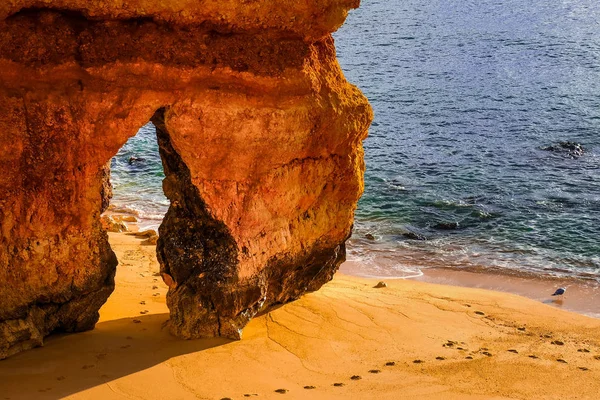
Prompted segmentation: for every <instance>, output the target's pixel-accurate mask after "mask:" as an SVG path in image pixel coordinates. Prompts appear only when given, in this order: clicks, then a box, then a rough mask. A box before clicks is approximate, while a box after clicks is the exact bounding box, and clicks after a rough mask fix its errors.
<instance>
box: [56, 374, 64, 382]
mask: <svg viewBox="0 0 600 400" xmlns="http://www.w3.org/2000/svg"><path fill="white" fill-rule="evenodd" d="M65 379H67V378H65V377H64V376H62V375H61V376H59V377H57V378H56V380H57V381H64V380H65Z"/></svg>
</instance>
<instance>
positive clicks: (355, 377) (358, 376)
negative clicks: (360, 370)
mask: <svg viewBox="0 0 600 400" xmlns="http://www.w3.org/2000/svg"><path fill="white" fill-rule="evenodd" d="M350 379H352V380H353V381H358V380H360V379H362V377H361V376H360V375H352V376H351V377H350Z"/></svg>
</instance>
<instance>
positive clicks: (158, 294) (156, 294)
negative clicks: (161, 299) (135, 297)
mask: <svg viewBox="0 0 600 400" xmlns="http://www.w3.org/2000/svg"><path fill="white" fill-rule="evenodd" d="M157 296H160V293H154V294H153V295H152V297H157Z"/></svg>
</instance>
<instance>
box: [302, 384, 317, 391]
mask: <svg viewBox="0 0 600 400" xmlns="http://www.w3.org/2000/svg"><path fill="white" fill-rule="evenodd" d="M304 389H308V390H310V389H316V387H315V386H312V385H308V386H304Z"/></svg>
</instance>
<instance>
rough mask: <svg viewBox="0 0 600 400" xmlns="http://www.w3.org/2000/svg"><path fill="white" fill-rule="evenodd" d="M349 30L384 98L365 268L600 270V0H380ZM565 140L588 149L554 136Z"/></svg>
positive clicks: (347, 41)
mask: <svg viewBox="0 0 600 400" xmlns="http://www.w3.org/2000/svg"><path fill="white" fill-rule="evenodd" d="M335 37H336V44H337V46H338V53H339V58H340V62H341V65H342V67H343V69H344V71H345V73H346V76H347V78H348V79H349V80H350V81H351V82H353V83H355V84H357V85H358V86H359V87H360V88H361V89H362V90H363V91H364V93H365V94H366V95H367V97H368V98H369V99H370V101H371V104H372V105H373V108H374V110H375V121H374V123H373V127H372V129H371V134H370V137H369V138H368V139H367V141H366V142H365V149H366V160H367V173H366V190H365V194H364V196H363V198H362V200H361V202H360V205H359V209H358V212H357V223H356V230H355V235H354V238H353V240H352V246H351V254H350V258H353V259H360V260H363V261H366V262H367V264H368V265H369V270H368V271H365V274H373V275H390V274H391V275H394V274H398V275H403V274H406V273H413V272H415V271H417V270H418V269H419V268H421V267H424V266H429V265H435V266H453V267H458V268H475V269H477V268H486V269H489V268H502V269H507V268H508V269H511V270H514V271H521V272H523V271H534V272H536V273H540V272H543V273H548V274H554V275H560V274H568V275H577V276H581V277H591V278H596V279H597V278H598V276H600V259H599V254H600V245H599V243H600V242H599V240H600V167H599V162H600V157H599V151H600V3H599V2H597V1H589V0H577V1H559V2H547V1H542V0H532V1H520V0H519V1H514V0H509V1H502V2H498V1H488V0H463V1H458V2H448V1H435V0H434V1H428V2H423V1H416V0H404V1H376V0H371V1H368V0H367V1H364V2H363V5H362V8H361V9H359V10H356V11H354V12H352V13H351V15H350V17H349V19H348V21H347V24H346V25H345V26H344V27H342V29H341V30H340V31H339V32H338V33H337V34H336V35H335ZM560 141H575V142H578V143H581V144H582V145H583V146H584V148H585V149H586V153H585V155H584V156H582V157H580V158H576V159H574V158H571V157H569V156H568V155H566V154H558V153H552V152H547V151H543V150H541V148H542V147H544V146H548V145H551V144H553V143H556V142H560ZM449 228H456V229H449ZM369 234H370V235H373V236H374V239H375V240H369V239H367V237H366V236H368V237H369V238H371V236H370V235H369ZM407 236H408V237H407ZM411 237H412V239H411ZM415 238H420V239H427V240H415Z"/></svg>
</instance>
